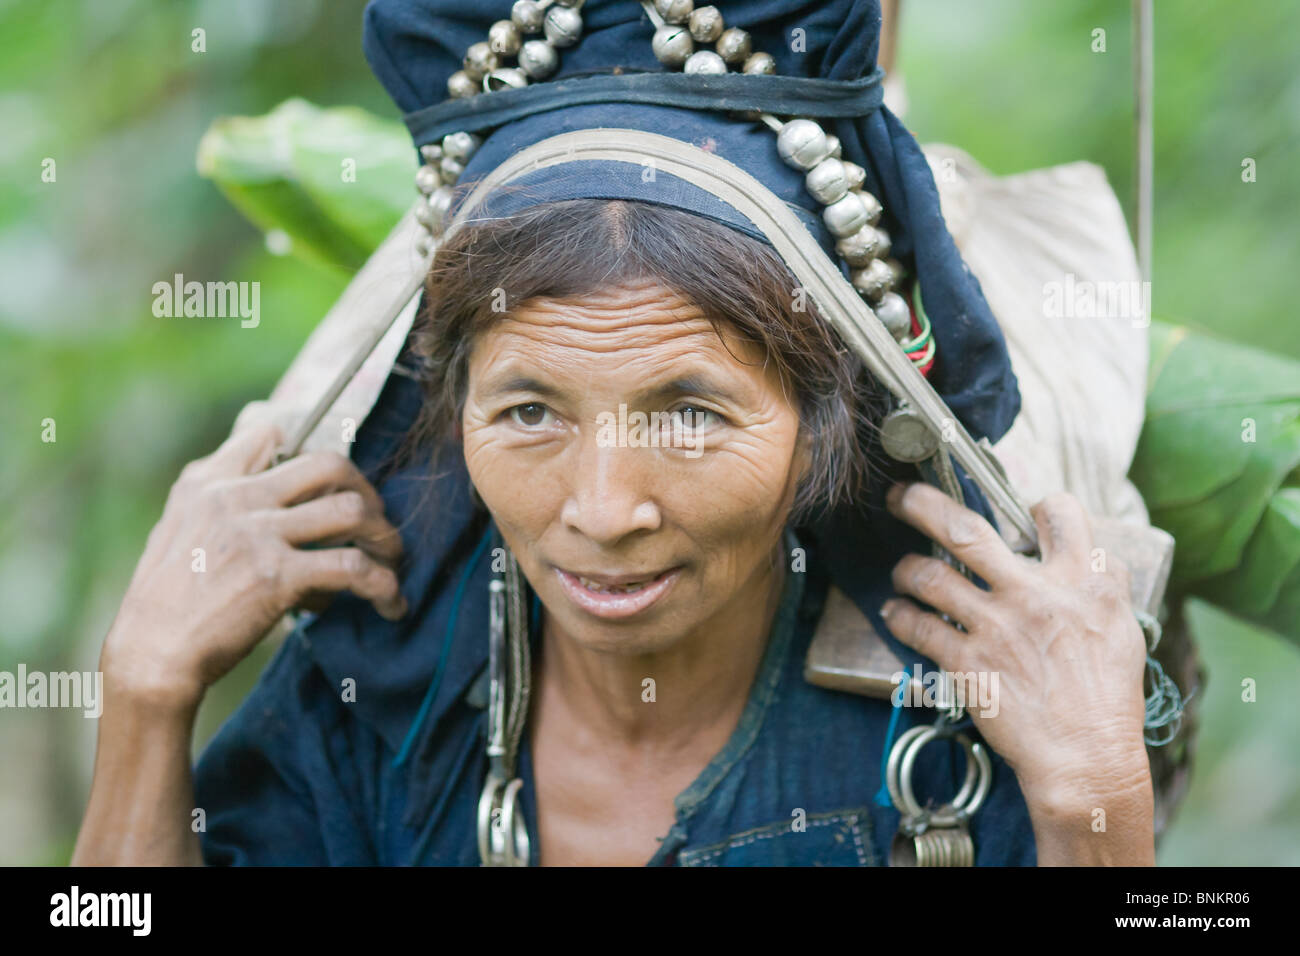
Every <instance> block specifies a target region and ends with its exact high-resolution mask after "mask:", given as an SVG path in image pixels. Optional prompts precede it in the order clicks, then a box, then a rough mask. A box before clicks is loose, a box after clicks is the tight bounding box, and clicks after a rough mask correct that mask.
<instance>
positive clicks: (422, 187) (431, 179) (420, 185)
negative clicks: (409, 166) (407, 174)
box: [415, 166, 442, 196]
mask: <svg viewBox="0 0 1300 956" xmlns="http://www.w3.org/2000/svg"><path fill="white" fill-rule="evenodd" d="M441 185H442V176H441V175H439V173H438V170H436V169H434V168H433V167H432V166H421V167H420V168H419V169H417V170H416V171H415V188H416V189H418V190H419V191H420V192H422V193H423V194H424V195H426V196H428V195H429V194H430V193H432V192H433V191H434V190H435V189H437V188H438V187H439V186H441Z"/></svg>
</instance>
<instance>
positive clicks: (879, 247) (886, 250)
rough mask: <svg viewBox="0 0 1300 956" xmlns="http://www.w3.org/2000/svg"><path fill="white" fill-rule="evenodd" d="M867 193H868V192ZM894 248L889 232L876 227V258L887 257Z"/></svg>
mask: <svg viewBox="0 0 1300 956" xmlns="http://www.w3.org/2000/svg"><path fill="white" fill-rule="evenodd" d="M867 195H870V194H869V193H868V194H867ZM893 249H894V243H893V241H892V240H891V239H890V238H889V233H887V232H885V230H883V229H876V258H877V259H884V258H887V257H888V256H889V254H890V252H892V251H893Z"/></svg>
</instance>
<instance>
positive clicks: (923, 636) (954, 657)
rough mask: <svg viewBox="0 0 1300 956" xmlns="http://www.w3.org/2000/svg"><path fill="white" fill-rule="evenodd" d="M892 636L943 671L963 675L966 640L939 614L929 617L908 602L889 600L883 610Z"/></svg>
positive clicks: (904, 600)
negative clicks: (962, 661)
mask: <svg viewBox="0 0 1300 956" xmlns="http://www.w3.org/2000/svg"><path fill="white" fill-rule="evenodd" d="M880 616H881V617H882V618H884V619H885V623H886V624H888V625H889V632H890V633H891V634H893V635H894V637H896V638H898V639H899V640H900V641H902V642H903V643H904V644H906V645H907V646H908V647H910V648H912V649H913V650H914V651H917V652H918V653H921V654H924V655H925V656H926V657H928V658H930V660H932V661H934V662H935V663H936V664H938V665H939V666H940V667H942V668H943V669H944V670H950V671H962V670H965V668H963V667H962V666H961V659H962V656H963V654H964V652H965V649H966V641H967V638H966V637H965V635H963V634H962V633H961V631H959V630H957V628H955V627H953V626H952V625H951V624H948V623H947V622H945V621H943V620H942V619H941V618H939V616H938V615H936V614H928V613H926V612H925V611H922V610H921V609H920V608H919V607H917V606H916V605H915V604H913V603H912V602H911V601H909V600H907V598H890V599H889V600H888V601H886V602H885V603H884V605H883V606H882V607H881V608H880Z"/></svg>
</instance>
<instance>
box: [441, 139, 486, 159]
mask: <svg viewBox="0 0 1300 956" xmlns="http://www.w3.org/2000/svg"><path fill="white" fill-rule="evenodd" d="M482 145H483V140H482V138H481V137H478V136H475V135H474V134H473V133H466V132H459V133H448V134H447V135H446V136H444V137H443V138H442V155H443V156H444V157H446V158H449V159H454V160H456V161H457V162H460V163H467V162H469V158H470V157H471V156H473V155H474V153H475V152H477V151H478V148H479V147H480V146H482Z"/></svg>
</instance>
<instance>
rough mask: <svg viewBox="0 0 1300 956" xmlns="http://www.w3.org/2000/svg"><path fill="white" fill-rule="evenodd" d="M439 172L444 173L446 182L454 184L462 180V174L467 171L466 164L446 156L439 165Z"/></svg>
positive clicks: (443, 176)
mask: <svg viewBox="0 0 1300 956" xmlns="http://www.w3.org/2000/svg"><path fill="white" fill-rule="evenodd" d="M438 171H439V172H440V173H442V178H443V181H444V182H448V183H454V182H455V181H456V180H458V179H460V174H461V173H463V172H464V171H465V164H464V163H462V162H458V161H457V160H454V159H452V158H451V157H450V156H444V157H443V158H442V162H441V163H439V164H438Z"/></svg>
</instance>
